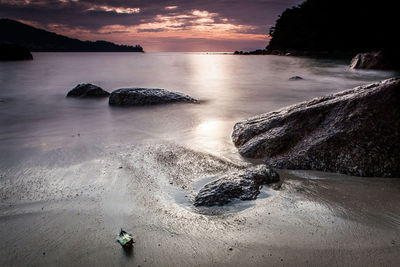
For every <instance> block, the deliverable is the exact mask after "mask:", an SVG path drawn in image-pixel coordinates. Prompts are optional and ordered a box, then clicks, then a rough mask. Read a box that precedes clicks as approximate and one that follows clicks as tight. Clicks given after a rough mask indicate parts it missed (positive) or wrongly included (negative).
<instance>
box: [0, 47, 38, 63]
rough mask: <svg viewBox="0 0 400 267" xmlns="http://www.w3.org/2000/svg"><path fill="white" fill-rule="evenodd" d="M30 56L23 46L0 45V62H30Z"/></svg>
mask: <svg viewBox="0 0 400 267" xmlns="http://www.w3.org/2000/svg"><path fill="white" fill-rule="evenodd" d="M32 59H33V57H32V54H31V52H29V50H28V49H27V48H25V47H23V46H19V45H14V44H0V61H13V60H32Z"/></svg>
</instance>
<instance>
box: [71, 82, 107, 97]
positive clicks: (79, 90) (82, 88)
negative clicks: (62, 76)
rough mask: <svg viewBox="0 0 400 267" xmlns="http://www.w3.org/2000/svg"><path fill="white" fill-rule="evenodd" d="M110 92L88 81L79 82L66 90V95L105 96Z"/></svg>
mask: <svg viewBox="0 0 400 267" xmlns="http://www.w3.org/2000/svg"><path fill="white" fill-rule="evenodd" d="M109 95H110V93H109V92H107V91H105V90H103V89H102V88H100V87H98V86H97V85H93V84H90V83H81V84H78V85H77V86H75V87H74V88H73V89H72V90H71V91H69V92H68V94H67V97H107V96H109Z"/></svg>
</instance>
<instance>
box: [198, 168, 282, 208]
mask: <svg viewBox="0 0 400 267" xmlns="http://www.w3.org/2000/svg"><path fill="white" fill-rule="evenodd" d="M278 181H279V175H278V174H277V173H276V172H275V171H273V170H272V169H269V168H267V167H266V166H265V165H259V166H255V167H250V168H247V169H245V170H241V171H237V172H233V173H230V174H227V175H224V176H222V177H221V178H220V179H218V180H216V181H214V182H211V183H208V184H206V185H205V186H204V187H203V188H202V189H201V190H200V192H199V193H198V194H197V196H196V197H195V199H194V205H195V206H216V205H218V206H222V205H225V204H228V203H229V202H231V201H232V200H234V199H241V200H252V199H256V198H257V196H258V194H259V193H260V188H261V186H262V185H265V184H270V183H274V182H278Z"/></svg>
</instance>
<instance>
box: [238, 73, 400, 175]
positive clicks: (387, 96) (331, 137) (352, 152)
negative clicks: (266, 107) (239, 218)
mask: <svg viewBox="0 0 400 267" xmlns="http://www.w3.org/2000/svg"><path fill="white" fill-rule="evenodd" d="M399 122H400V79H399V78H392V79H388V80H385V81H382V82H377V83H373V84H370V85H365V86H360V87H356V88H354V89H350V90H346V91H343V92H340V93H337V94H334V95H330V96H326V97H320V98H315V99H312V100H310V101H306V102H303V103H300V104H296V105H293V106H289V107H287V108H283V109H281V110H278V111H275V112H270V113H266V114H263V115H259V116H256V117H254V118H251V119H248V120H246V121H243V122H239V123H237V124H236V125H235V126H234V130H233V134H232V140H233V142H234V144H235V145H236V146H237V147H238V149H239V153H240V154H241V155H243V156H245V157H249V158H263V159H265V161H266V163H267V164H269V165H271V166H274V167H278V168H288V169H312V170H322V171H331V172H339V173H344V174H351V175H357V176H382V177H400V138H399V129H400V123H399Z"/></svg>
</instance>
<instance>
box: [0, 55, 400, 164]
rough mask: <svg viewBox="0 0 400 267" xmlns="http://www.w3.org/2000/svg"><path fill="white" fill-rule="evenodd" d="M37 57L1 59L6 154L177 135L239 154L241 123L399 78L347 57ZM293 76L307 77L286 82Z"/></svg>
mask: <svg viewBox="0 0 400 267" xmlns="http://www.w3.org/2000/svg"><path fill="white" fill-rule="evenodd" d="M34 57H35V60H33V61H28V62H1V63H0V81H1V87H0V99H2V101H1V102H0V125H1V128H0V150H1V151H3V152H5V153H1V154H2V155H5V154H7V153H11V154H13V153H18V151H20V150H21V149H24V148H27V147H35V148H38V147H40V148H42V149H44V150H46V149H51V148H54V147H62V146H65V145H67V144H70V143H73V142H77V140H80V142H84V143H85V144H87V145H89V146H90V145H91V144H93V145H97V146H98V145H99V146H103V145H106V144H113V143H141V142H142V141H144V140H146V141H149V140H150V141H155V142H158V141H159V140H169V141H171V140H172V141H175V142H178V143H182V144H184V145H189V146H190V147H197V148H199V149H202V150H206V151H208V152H212V153H215V154H219V155H224V156H231V155H232V154H234V153H235V148H234V147H233V145H232V144H231V140H230V134H231V131H232V127H233V125H234V123H235V122H237V121H238V120H241V119H245V118H247V117H250V116H253V115H256V114H259V113H263V112H267V111H271V110H274V109H277V108H280V107H283V106H286V105H289V104H294V103H297V102H299V101H303V100H307V99H310V98H312V97H316V96H321V95H325V94H328V93H333V92H335V91H338V90H343V89H346V88H351V87H353V86H356V85H361V84H364V83H367V82H371V81H375V80H381V79H385V78H388V77H391V76H393V75H394V73H390V72H380V71H352V70H349V69H348V67H347V66H346V65H344V64H343V62H332V61H327V60H314V59H306V58H291V57H277V56H248V57H246V56H232V55H207V54H199V53H184V54H183V53H147V54H136V53H126V54H125V53H35V54H34ZM294 75H299V76H302V77H303V78H304V80H302V81H295V82H293V81H288V78H290V77H291V76H294ZM81 82H90V83H94V84H97V85H99V86H101V87H103V88H104V89H106V90H108V91H112V90H114V89H117V88H121V87H149V88H165V89H169V90H172V91H180V92H183V93H186V94H189V95H191V96H193V97H195V98H198V99H200V100H203V102H202V103H201V104H198V105H191V104H184V105H168V106H155V107H139V108H111V107H109V106H108V103H107V100H106V99H104V100H83V99H67V98H65V94H66V93H67V92H68V90H70V89H71V88H73V87H74V86H75V85H76V84H78V83H81ZM78 133H79V137H78V135H77V134H78ZM2 158H3V156H2ZM9 158H10V157H8V156H7V157H5V159H4V160H3V162H5V161H11V159H9ZM11 158H12V157H11ZM9 163H11V162H9Z"/></svg>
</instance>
